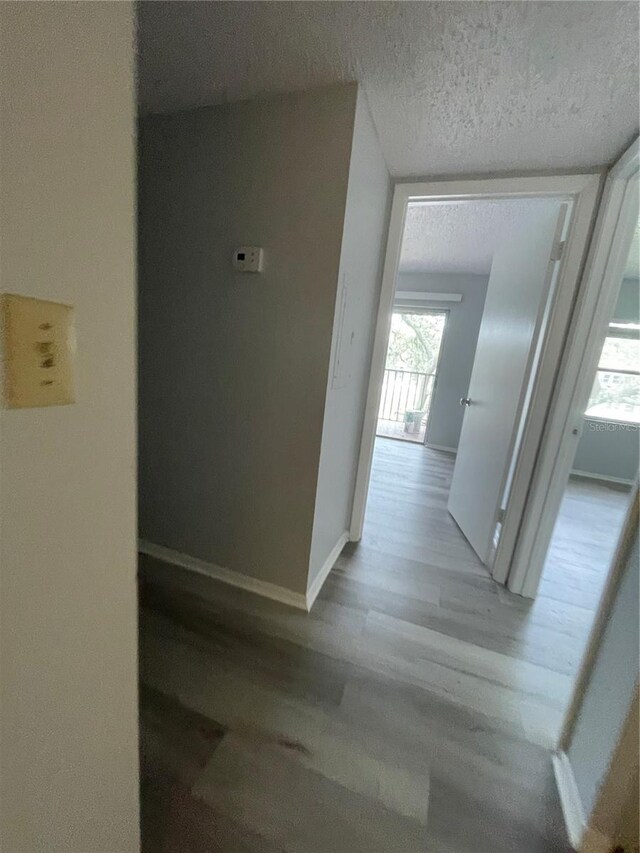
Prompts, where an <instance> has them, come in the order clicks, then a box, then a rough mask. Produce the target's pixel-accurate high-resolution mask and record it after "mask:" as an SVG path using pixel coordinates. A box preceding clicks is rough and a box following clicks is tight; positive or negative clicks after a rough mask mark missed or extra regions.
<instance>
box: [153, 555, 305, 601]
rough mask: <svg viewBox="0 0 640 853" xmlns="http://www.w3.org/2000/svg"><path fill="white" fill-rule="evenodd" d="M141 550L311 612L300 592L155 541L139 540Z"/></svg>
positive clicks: (200, 573)
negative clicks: (166, 546)
mask: <svg viewBox="0 0 640 853" xmlns="http://www.w3.org/2000/svg"><path fill="white" fill-rule="evenodd" d="M138 550H139V551H140V552H141V553H143V554H148V555H149V556H150V557H155V558H156V559H158V560H161V561H162V562H163V563H172V564H173V565H175V566H180V567H181V568H183V569H187V570H189V571H191V572H197V573H198V574H199V575H205V577H208V578H211V579H212V580H216V581H222V582H223V583H226V584H229V586H235V587H237V588H238V589H244V590H246V591H247V592H253V593H255V594H256V595H261V596H262V597H263V598H270V599H272V600H273V601H280V602H282V603H283V604H288V605H289V606H290V607H296V608H297V609H298V610H308V607H307V596H305V595H304V594H303V593H301V592H293V590H290V589H286V588H285V587H283V586H278V585H277V584H273V583H268V582H267V581H261V580H258V579H257V578H251V577H249V575H243V574H242V573H241V572H234V571H233V570H232V569H225V568H223V567H222V566H217V565H216V564H215V563H209V562H207V560H201V559H200V558H199V557H191V556H189V555H188V554H182V553H180V551H174V550H173V549H172V548H165V546H164V545H154V544H153V542H147V541H146V540H144V539H141V540H139V542H138Z"/></svg>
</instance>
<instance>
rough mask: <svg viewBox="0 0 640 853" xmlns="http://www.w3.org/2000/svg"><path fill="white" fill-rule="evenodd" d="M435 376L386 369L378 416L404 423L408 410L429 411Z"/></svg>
mask: <svg viewBox="0 0 640 853" xmlns="http://www.w3.org/2000/svg"><path fill="white" fill-rule="evenodd" d="M435 378H436V376H435V373H420V372H418V371H415V370H385V372H384V379H383V382H382V396H381V398H380V409H379V411H378V418H379V419H381V420H385V421H397V422H399V423H403V422H406V421H407V412H411V413H416V414H417V413H420V412H424V413H425V414H426V413H428V411H429V405H430V403H431V395H432V394H433V386H434V383H435ZM420 420H421V421H422V420H423V418H420ZM416 431H417V430H416Z"/></svg>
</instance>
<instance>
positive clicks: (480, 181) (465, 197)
mask: <svg viewBox="0 0 640 853" xmlns="http://www.w3.org/2000/svg"><path fill="white" fill-rule="evenodd" d="M600 183H601V175H600V174H599V173H597V174H595V173H592V174H581V175H552V176H539V177H511V178H476V179H465V180H459V181H434V182H430V183H427V182H420V183H414V182H408V183H397V184H396V185H395V188H394V193H393V203H392V206H391V217H390V221H389V232H388V237H387V247H386V254H385V261H384V269H383V276H382V288H381V292H380V302H379V307H378V317H377V322H376V329H375V335H374V342H373V352H372V356H371V369H370V375H369V387H368V391H367V400H366V406H365V413H364V420H363V428H362V440H361V444H360V456H359V460H358V470H357V474H356V487H355V491H354V500H353V510H352V515H351V525H350V532H349V536H350V539H351V540H352V541H356V542H357V541H359V540H360V538H361V537H362V530H363V526H364V514H365V508H366V501H367V492H368V488H369V478H370V475H371V464H372V459H373V446H374V441H375V431H376V419H377V413H378V407H379V403H380V394H381V391H382V381H383V375H384V364H385V359H386V351H387V343H388V339H389V329H390V325H391V315H392V313H393V304H394V294H395V287H396V279H397V274H398V266H399V261H400V251H401V246H402V237H403V231H404V223H405V218H406V212H407V205H408V203H409V200H411V201H415V200H420V199H422V200H425V201H429V202H434V201H435V202H452V201H458V202H459V201H473V200H478V199H485V198H494V199H495V198H530V197H556V198H565V199H569V200H573V202H574V207H573V210H572V216H571V223H570V227H569V234H568V236H567V241H566V251H565V252H564V257H563V259H562V261H561V270H560V275H559V281H558V286H557V291H558V294H559V297H558V298H557V300H556V306H555V308H554V312H553V317H552V321H550V326H551V332H550V334H549V336H548V338H549V341H548V343H547V344H546V345H545V347H544V351H543V353H542V356H541V359H540V371H539V373H540V375H541V376H542V377H543V378H544V382H540V383H537V385H538V387H537V389H536V392H535V393H536V394H537V398H536V401H537V400H538V398H544V395H545V394H549V395H550V393H551V388H552V385H551V380H552V379H553V378H555V366H556V365H557V361H558V357H559V351H560V348H561V347H562V345H563V343H564V339H565V334H566V321H567V320H568V316H569V313H570V310H571V306H572V304H573V297H574V293H575V289H576V286H577V281H578V275H579V272H580V268H581V264H582V258H583V255H584V250H585V246H586V242H587V237H588V235H589V233H590V229H591V224H592V219H593V212H594V208H595V202H596V198H597V195H598V193H599V190H600ZM563 321H564V322H563ZM551 322H552V325H551ZM549 342H550V344H552V345H549ZM541 402H542V404H543V408H544V411H545V412H546V410H547V401H545V400H544V399H542V401H541ZM542 426H543V424H542V423H540V424H536V427H537V429H529V430H527V431H526V432H525V435H524V438H523V442H522V448H521V454H520V455H521V456H524V455H525V451H526V459H527V460H530V458H531V455H532V454H531V453H530V447H531V446H533V445H534V444H535V446H536V447H537V446H538V443H539V440H540V431H541V429H542ZM518 473H519V469H516V474H517V475H518ZM524 479H525V478H524V476H523V475H522V474H520V476H519V479H518V481H517V482H516V478H515V477H514V488H513V489H512V499H514V500H515V499H516V498H517V499H518V501H519V502H520V503H523V502H524V501H523V497H522V494H521V493H522V492H523V491H524V492H525V493H526V491H528V487H529V483H528V482H523V480H524ZM516 487H517V488H516ZM516 520H517V519H514V524H515V521H516ZM505 578H506V572H505ZM505 578H502V580H503V581H504V580H505Z"/></svg>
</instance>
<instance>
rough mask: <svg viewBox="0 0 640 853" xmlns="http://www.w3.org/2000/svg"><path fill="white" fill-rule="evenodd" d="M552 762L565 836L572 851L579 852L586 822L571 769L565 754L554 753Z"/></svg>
mask: <svg viewBox="0 0 640 853" xmlns="http://www.w3.org/2000/svg"><path fill="white" fill-rule="evenodd" d="M552 760H553V772H554V775H555V777H556V785H557V787H558V794H559V796H560V805H561V806H562V814H563V816H564V825H565V827H566V828H567V835H568V836H569V841H570V842H571V846H572V847H573V849H574V850H580V849H581V846H582V841H583V838H584V834H585V830H586V820H585V816H584V808H583V806H582V800H581V799H580V792H579V791H578V786H577V785H576V779H575V776H574V775H573V768H572V767H571V762H570V761H569V756H568V755H567V754H566V753H565V752H562V751H560V752H556V753H554V755H553V757H552Z"/></svg>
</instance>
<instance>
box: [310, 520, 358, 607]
mask: <svg viewBox="0 0 640 853" xmlns="http://www.w3.org/2000/svg"><path fill="white" fill-rule="evenodd" d="M348 541H349V534H348V532H347V531H346V530H345V531H344V533H342V534H341V535H340V538H339V539H338V541H337V542H336V544H335V545H334V546H333V548H332V549H331V551H330V552H329V556H328V557H327V559H326V560H325V561H324V563H323V564H322V568H321V569H320V571H319V572H318V574H317V575H316V576H315V578H314V579H313V582H312V584H311V586H310V587H309V589H308V590H307V602H306V605H307V610H311V608H312V607H313V602H314V601H315V600H316V598H317V597H318V593H319V592H320V590H321V589H322V587H323V585H324V582H325V581H326V579H327V578H328V576H329V572H330V571H331V569H332V568H333V567H334V565H335V562H336V560H337V559H338V557H339V556H340V552H341V551H342V549H343V548H344V546H345V545H346V544H347V542H348Z"/></svg>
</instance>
